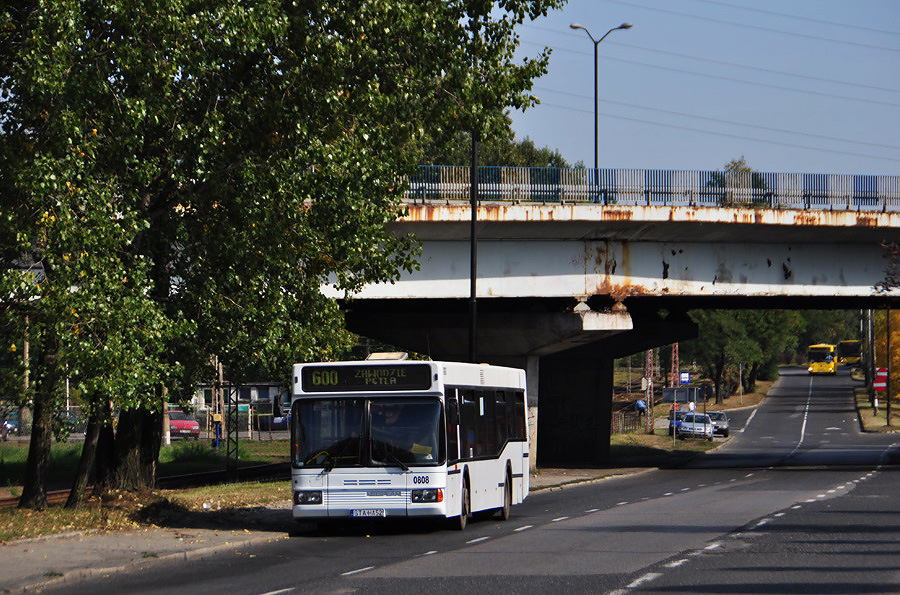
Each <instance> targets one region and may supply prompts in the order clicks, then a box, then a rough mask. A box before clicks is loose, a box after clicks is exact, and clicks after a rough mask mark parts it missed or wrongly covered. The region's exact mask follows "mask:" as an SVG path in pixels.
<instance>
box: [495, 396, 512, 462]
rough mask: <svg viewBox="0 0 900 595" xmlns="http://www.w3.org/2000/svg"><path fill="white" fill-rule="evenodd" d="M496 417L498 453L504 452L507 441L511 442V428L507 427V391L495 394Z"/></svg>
mask: <svg viewBox="0 0 900 595" xmlns="http://www.w3.org/2000/svg"><path fill="white" fill-rule="evenodd" d="M494 408H495V409H494V415H495V419H496V423H495V426H494V427H495V428H496V432H497V452H498V453H499V452H500V451H502V450H503V447H504V446H505V445H506V441H507V440H509V427H508V426H507V421H506V419H507V411H506V409H507V408H506V391H502V390H498V391H496V392H495V401H494Z"/></svg>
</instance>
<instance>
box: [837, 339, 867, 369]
mask: <svg viewBox="0 0 900 595" xmlns="http://www.w3.org/2000/svg"><path fill="white" fill-rule="evenodd" d="M861 348H862V343H860V342H859V341H851V340H847V341H841V342H840V343H838V344H837V358H838V363H839V364H841V365H844V366H855V365H858V364H859V361H860V359H861V358H860V351H861Z"/></svg>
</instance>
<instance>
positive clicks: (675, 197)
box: [406, 165, 900, 211]
mask: <svg viewBox="0 0 900 595" xmlns="http://www.w3.org/2000/svg"><path fill="white" fill-rule="evenodd" d="M469 192H470V185H469V168H468V167H466V166H451V165H423V166H420V167H419V173H418V174H417V175H414V176H411V177H410V181H409V189H408V190H407V192H406V199H407V200H409V201H410V202H413V203H418V202H423V203H424V202H446V203H455V202H468V201H469V200H470V197H469ZM478 199H479V200H480V201H485V202H509V203H514V204H515V203H533V204H534V203H536V204H554V203H555V204H605V205H647V206H703V207H732V208H769V209H824V210H852V211H900V176H879V175H845V174H803V173H799V174H797V173H794V174H791V173H770V172H756V171H753V172H729V171H700V170H687V171H676V170H659V169H598V170H594V169H584V168H582V169H560V168H552V167H480V168H478Z"/></svg>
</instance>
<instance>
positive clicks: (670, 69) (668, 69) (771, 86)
mask: <svg viewBox="0 0 900 595" xmlns="http://www.w3.org/2000/svg"><path fill="white" fill-rule="evenodd" d="M523 43H525V44H534V45H541V44H536V43H534V42H530V41H525V42H523ZM553 49H554V50H559V51H563V52H572V53H575V54H580V55H587V52H583V51H580V50H570V49H568V48H558V47H556V48H553ZM600 59H601V60H611V61H613V62H623V63H625V64H633V65H636V66H644V67H646V68H655V69H657V70H665V71H666V72H679V73H682V74H690V75H693V76H700V77H704V78H712V79H719V80H723V81H730V82H733V83H741V84H744V85H753V86H756V87H767V88H769V89H778V90H780V91H792V92H794V93H804V94H807V95H816V96H819V97H831V98H833V99H846V100H849V101H861V102H863V103H871V104H875V105H886V106H889V107H900V103H894V102H891V101H880V100H878V99H868V98H864V97H852V96H849V95H840V94H838V93H826V92H824V91H812V90H807V89H798V88H796V87H789V86H786V85H775V84H772V83H760V82H756V81H748V80H744V79H739V78H734V77H729V76H722V75H715V74H706V73H703V72H697V71H693V70H686V69H683V68H674V67H672V66H663V65H659V64H648V63H647V62H639V61H637V60H628V59H626V58H613V57H610V56H600Z"/></svg>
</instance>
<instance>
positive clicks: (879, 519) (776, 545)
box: [45, 370, 900, 595]
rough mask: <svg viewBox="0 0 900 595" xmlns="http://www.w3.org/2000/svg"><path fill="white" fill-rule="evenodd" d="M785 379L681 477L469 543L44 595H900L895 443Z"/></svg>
mask: <svg viewBox="0 0 900 595" xmlns="http://www.w3.org/2000/svg"><path fill="white" fill-rule="evenodd" d="M852 386H853V382H852V381H851V380H850V378H849V377H848V376H847V375H845V374H844V375H839V376H837V377H816V378H810V377H809V376H807V375H806V374H805V372H803V373H801V372H800V371H799V370H798V371H797V372H795V373H792V372H788V375H787V376H785V377H784V378H783V379H782V381H781V382H780V383H779V385H778V388H777V389H776V390H774V391H773V392H772V393H771V394H770V397H769V398H768V399H767V400H766V401H765V402H764V404H763V405H762V406H761V407H759V408H758V409H756V410H755V412H746V413H744V414H734V415H732V432H733V435H734V438H733V439H732V440H731V441H730V442H729V443H728V444H726V445H724V446H723V447H722V448H720V449H718V450H717V451H715V452H714V453H709V454H707V455H705V456H703V457H700V458H698V459H696V460H695V462H694V463H693V464H692V465H690V466H689V467H685V468H681V469H670V470H659V471H652V472H649V473H643V474H640V475H636V476H630V477H624V478H617V479H610V480H606V481H601V482H597V483H593V484H587V485H580V486H574V487H570V488H567V489H564V490H552V491H546V492H538V493H535V494H532V495H531V496H529V498H528V500H527V501H526V502H525V503H524V504H522V505H521V506H517V507H515V508H514V509H513V513H512V516H511V518H510V520H509V521H507V522H500V521H497V520H482V521H476V522H473V523H471V524H470V525H469V527H468V528H467V529H466V530H465V531H464V532H454V531H450V530H446V529H443V528H442V527H436V526H424V527H423V526H420V525H388V526H383V525H366V526H360V525H354V526H348V527H343V528H340V529H338V530H336V531H332V532H329V533H312V532H311V533H303V534H300V535H299V536H296V537H292V538H290V539H287V538H286V539H284V540H281V541H278V542H275V543H272V544H270V545H267V546H264V547H260V548H257V549H255V550H253V551H243V552H233V553H229V554H220V555H216V556H212V557H210V558H208V559H205V560H199V561H192V562H191V563H190V564H187V563H171V564H165V565H163V564H159V565H152V566H150V567H149V568H147V569H145V570H144V571H142V572H140V573H135V574H130V575H128V574H119V575H113V576H111V577H108V578H102V579H96V580H93V581H90V582H82V583H78V584H76V585H71V586H68V587H67V588H60V589H59V590H56V591H54V590H51V589H48V590H46V591H45V592H60V593H62V592H79V593H84V592H94V593H120V592H127V593H176V592H177V593H183V592H190V593H224V592H239V593H352V592H362V593H390V594H392V595H395V594H401V593H417V594H418V593H423V592H429V593H459V592H464V591H468V590H471V591H476V590H477V592H478V593H513V592H514V593H547V592H548V591H553V590H560V589H564V590H566V591H567V592H579V593H630V592H635V593H638V592H667V593H671V592H687V593H698V592H699V593H799V592H809V593H872V592H878V593H885V592H900V556H898V555H897V554H898V553H900V500H898V498H896V497H894V495H895V494H898V493H900V492H898V487H900V485H898V484H900V474H898V473H897V471H898V468H897V467H894V464H895V463H896V462H897V461H898V460H900V457H898V449H897V446H898V444H900V436H891V435H862V434H860V432H859V430H858V423H857V420H856V413H855V410H854V408H853V403H852V398H851V397H852Z"/></svg>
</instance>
